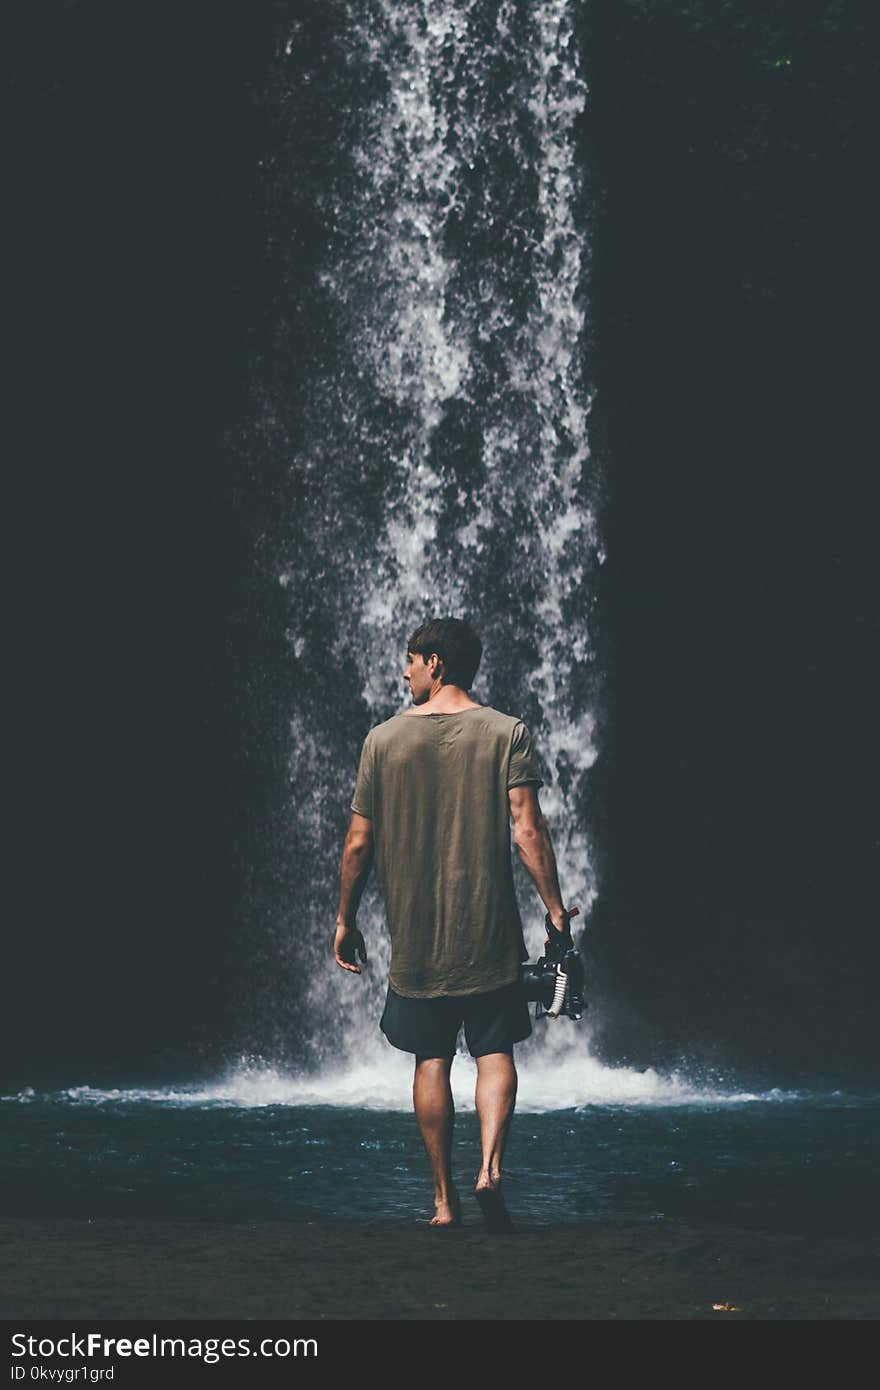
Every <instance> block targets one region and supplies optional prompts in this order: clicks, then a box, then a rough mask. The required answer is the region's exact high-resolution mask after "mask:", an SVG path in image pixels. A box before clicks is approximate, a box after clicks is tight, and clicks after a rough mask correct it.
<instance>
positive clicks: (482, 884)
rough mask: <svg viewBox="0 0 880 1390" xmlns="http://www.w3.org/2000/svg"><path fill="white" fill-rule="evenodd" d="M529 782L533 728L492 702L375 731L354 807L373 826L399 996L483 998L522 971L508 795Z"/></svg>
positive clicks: (536, 781) (536, 782)
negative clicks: (443, 995)
mask: <svg viewBox="0 0 880 1390" xmlns="http://www.w3.org/2000/svg"><path fill="white" fill-rule="evenodd" d="M523 783H531V784H532V785H533V786H536V787H538V786H542V785H543V781H542V778H541V774H540V772H539V770H538V765H537V761H536V757H535V751H534V747H533V744H532V737H531V734H530V733H529V731H528V729H527V728H526V726H525V724H523V722H522V720H520V719H516V718H514V717H513V716H512V715H509V714H502V713H501V712H500V711H499V710H496V709H492V708H491V706H489V705H480V706H478V707H477V708H470V709H465V710H457V711H456V712H455V713H451V714H395V715H394V716H393V717H392V718H391V719H386V720H385V722H384V723H383V724H377V725H376V726H375V727H374V728H372V729H371V730H370V732H369V733H368V734H367V737H366V738H365V740H364V744H363V748H362V750H361V758H360V765H359V767H358V774H357V782H356V784H355V789H354V796H353V799H352V803H351V809H352V810H353V811H356V812H357V813H358V814H359V815H361V816H368V817H369V818H370V820H372V822H373V836H374V843H375V851H376V858H375V867H376V876H377V878H378V880H379V883H380V885H381V888H382V893H383V896H384V899H385V913H386V918H387V921H388V930H389V934H390V936H391V970H390V984H391V988H392V989H393V990H394V991H395V993H397V994H402V995H404V996H406V997H408V998H412V999H432V998H435V997H436V996H437V995H441V994H480V993H483V992H484V991H488V990H491V989H500V988H501V986H502V985H507V984H512V983H513V981H514V980H516V979H517V978H518V975H519V963H520V961H523V960H526V959H527V952H526V949H525V944H524V942H523V934H522V922H521V920H520V915H519V908H518V906H517V902H516V894H515V891H514V884H513V868H512V862H511V853H510V803H509V801H508V797H507V792H508V788H510V787H516V786H520V785H522V784H523Z"/></svg>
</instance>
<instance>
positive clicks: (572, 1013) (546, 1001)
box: [520, 907, 587, 1019]
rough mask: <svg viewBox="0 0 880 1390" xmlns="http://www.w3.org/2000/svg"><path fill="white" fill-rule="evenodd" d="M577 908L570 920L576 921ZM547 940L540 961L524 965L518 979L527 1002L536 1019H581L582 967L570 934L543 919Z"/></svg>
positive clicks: (571, 911) (528, 962) (568, 931)
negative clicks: (531, 1005) (532, 1004)
mask: <svg viewBox="0 0 880 1390" xmlns="http://www.w3.org/2000/svg"><path fill="white" fill-rule="evenodd" d="M579 912H580V908H577V907H572V908H569V910H568V912H567V913H566V916H567V917H568V918H569V920H570V919H571V918H572V917H577V915H578V913H579ZM544 924H545V926H546V928H547V934H548V936H549V937H550V940H549V942H548V943H547V946H546V949H545V953H544V955H543V956H542V957H541V959H540V960H536V961H525V962H524V963H523V964H522V966H521V967H520V978H521V979H522V982H523V986H524V988H525V992H526V999H528V1000H529V1002H531V1001H532V1000H534V1002H535V1018H541V1017H542V1015H543V1014H545V1013H546V1015H547V1017H548V1018H559V1017H562V1018H574V1019H578V1018H580V1016H581V1014H582V1013H583V1012H584V1009H585V1008H586V1007H587V1006H586V1004H585V1003H584V967H583V963H582V961H581V958H580V955H579V954H578V952H577V949H576V948H575V945H574V942H573V941H572V939H571V931H570V930H566V931H564V932H561V931H557V929H556V927H554V926H553V923H552V922H551V920H550V913H549V912H548V913H547V916H546V917H545V919H544Z"/></svg>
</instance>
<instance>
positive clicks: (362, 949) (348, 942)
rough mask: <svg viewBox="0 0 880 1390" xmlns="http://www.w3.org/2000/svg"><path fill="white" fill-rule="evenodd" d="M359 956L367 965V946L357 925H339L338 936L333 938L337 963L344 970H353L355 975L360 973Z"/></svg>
mask: <svg viewBox="0 0 880 1390" xmlns="http://www.w3.org/2000/svg"><path fill="white" fill-rule="evenodd" d="M358 956H360V958H361V960H362V961H363V963H364V965H366V963H367V948H366V945H365V943H364V938H363V936H362V935H361V933H360V932H359V931H358V929H357V927H345V926H337V928H336V936H335V937H334V938H333V958H334V960H335V961H336V964H337V965H339V966H341V967H342V969H343V970H352V971H353V972H354V974H355V975H360V973H361V968H360V966H359V965H358V964H356V961H357V957H358Z"/></svg>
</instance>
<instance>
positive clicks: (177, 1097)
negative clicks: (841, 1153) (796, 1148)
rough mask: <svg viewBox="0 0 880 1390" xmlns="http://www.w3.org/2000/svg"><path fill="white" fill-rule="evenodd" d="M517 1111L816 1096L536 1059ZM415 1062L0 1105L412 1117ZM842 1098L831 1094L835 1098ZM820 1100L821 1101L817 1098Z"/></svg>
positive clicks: (26, 1094)
mask: <svg viewBox="0 0 880 1390" xmlns="http://www.w3.org/2000/svg"><path fill="white" fill-rule="evenodd" d="M519 1077H520V1079H519V1092H518V1095H517V1112H521V1113H525V1114H545V1113H552V1112H556V1111H560V1110H579V1109H583V1108H584V1107H587V1106H599V1107H602V1106H608V1107H619V1106H626V1107H632V1108H640V1107H648V1108H664V1107H676V1106H691V1107H693V1106H697V1107H701V1106H707V1107H711V1106H736V1105H744V1104H750V1103H756V1102H762V1103H767V1102H774V1103H785V1102H796V1101H805V1100H807V1099H809V1098H811V1095H812V1094H813V1093H810V1092H807V1091H799V1090H782V1089H778V1088H772V1089H769V1090H766V1091H754V1090H747V1089H737V1088H736V1087H731V1088H728V1089H725V1088H724V1087H721V1086H719V1085H716V1084H705V1085H697V1084H695V1083H694V1082H693V1081H691V1080H690V1079H689V1078H688V1077H687V1076H685V1075H683V1074H681V1073H678V1072H670V1073H665V1074H664V1073H661V1072H658V1071H655V1070H654V1069H653V1068H647V1069H646V1070H644V1071H642V1070H636V1069H634V1068H630V1067H609V1066H604V1065H602V1064H600V1063H599V1062H596V1061H593V1060H592V1059H590V1058H589V1057H587V1058H585V1059H584V1060H583V1061H582V1062H581V1063H580V1065H579V1067H578V1068H577V1069H574V1068H570V1069H567V1070H565V1071H561V1070H560V1068H559V1067H558V1066H557V1065H556V1064H555V1063H552V1062H548V1061H547V1060H546V1059H542V1058H541V1056H540V1055H539V1056H536V1057H535V1058H534V1059H533V1061H532V1064H531V1065H530V1066H528V1067H521V1068H520V1071H519ZM452 1078H453V1095H454V1099H455V1105H456V1109H458V1110H463V1111H467V1110H473V1109H474V1098H473V1087H474V1081H475V1078H476V1066H475V1064H474V1062H473V1061H472V1060H471V1059H470V1058H465V1057H459V1058H457V1059H456V1062H455V1063H454V1065H453V1069H452ZM411 1088H412V1063H411V1062H410V1061H409V1059H408V1058H405V1057H404V1056H403V1055H402V1054H401V1055H399V1056H398V1055H396V1054H394V1055H391V1054H389V1053H388V1052H387V1051H384V1052H381V1053H380V1052H379V1051H378V1050H377V1052H376V1055H374V1056H369V1055H367V1056H364V1057H363V1058H362V1059H361V1060H360V1061H359V1062H358V1063H354V1064H352V1065H349V1066H347V1067H345V1068H344V1069H340V1070H337V1071H326V1072H321V1073H318V1074H315V1075H304V1074H300V1075H297V1074H294V1073H286V1072H284V1071H281V1070H279V1069H278V1068H277V1067H274V1066H272V1065H271V1064H268V1063H265V1062H262V1061H260V1060H259V1059H253V1058H252V1059H242V1061H241V1062H240V1063H239V1064H238V1065H237V1066H235V1067H232V1068H230V1069H229V1070H228V1071H227V1072H225V1073H224V1074H223V1075H221V1076H218V1077H217V1078H216V1079H215V1080H213V1081H208V1082H204V1081H202V1082H193V1083H191V1084H183V1085H177V1086H158V1087H137V1086H135V1087H110V1088H104V1087H99V1086H89V1085H79V1086H69V1087H65V1088H64V1089H62V1090H59V1091H53V1092H49V1093H40V1092H37V1091H35V1090H34V1089H33V1088H32V1087H25V1088H23V1089H22V1090H21V1091H18V1092H16V1093H14V1094H11V1095H6V1096H0V1101H5V1102H18V1103H20V1104H29V1103H34V1102H39V1101H43V1102H46V1101H49V1102H53V1103H55V1104H61V1105H86V1106H88V1105H97V1106H100V1105H111V1106H113V1105H133V1104H135V1105H136V1104H150V1103H158V1104H163V1105H172V1106H191V1107H196V1108H199V1107H211V1106H228V1107H237V1108H241V1109H255V1108H264V1107H273V1106H291V1107H311V1106H332V1107H339V1108H343V1109H349V1108H356V1109H367V1110H382V1111H402V1112H411V1110H412V1099H411ZM840 1094H841V1093H834V1095H835V1096H839V1095H840ZM816 1098H818V1097H816Z"/></svg>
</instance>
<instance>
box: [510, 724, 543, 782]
mask: <svg viewBox="0 0 880 1390" xmlns="http://www.w3.org/2000/svg"><path fill="white" fill-rule="evenodd" d="M528 782H531V783H532V785H533V786H536V787H543V785H544V779H543V777H542V776H541V773H540V771H539V770H538V758H537V754H536V753H535V745H534V743H533V742H532V736H531V734H530V733H529V731H528V729H527V728H526V726H525V724H523V722H522V720H521V719H520V720H517V722H516V725H515V727H514V730H513V737H512V739H511V741H510V759H509V762H508V764H507V787H508V790H510V788H511V787H521V786H523V785H524V784H525V783H528Z"/></svg>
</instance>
